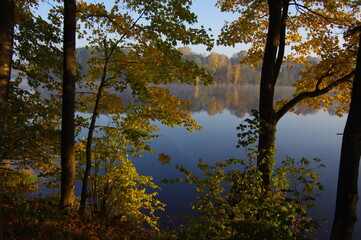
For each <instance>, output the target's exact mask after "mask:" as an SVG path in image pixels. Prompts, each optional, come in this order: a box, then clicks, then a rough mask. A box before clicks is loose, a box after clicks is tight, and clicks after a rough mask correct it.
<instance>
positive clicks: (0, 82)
mask: <svg viewBox="0 0 361 240" xmlns="http://www.w3.org/2000/svg"><path fill="white" fill-rule="evenodd" d="M14 8H15V5H14V0H0V137H1V136H2V135H3V134H4V121H5V119H6V115H7V114H6V112H7V111H6V109H7V107H6V105H7V104H6V103H7V100H8V94H9V84H10V79H11V63H12V56H13V46H14V26H15V14H14ZM1 205H2V193H0V240H2V239H4V223H3V207H2V206H1Z"/></svg>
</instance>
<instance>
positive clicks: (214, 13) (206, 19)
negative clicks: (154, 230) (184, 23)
mask: <svg viewBox="0 0 361 240" xmlns="http://www.w3.org/2000/svg"><path fill="white" fill-rule="evenodd" d="M216 2H217V0H193V4H192V10H193V12H194V13H195V14H196V15H197V16H198V26H201V25H203V26H204V27H205V28H206V29H208V28H211V29H212V34H213V36H214V38H217V37H218V35H219V34H220V32H221V28H222V26H223V25H224V23H225V22H226V21H232V20H234V19H236V18H237V17H238V16H237V15H236V14H233V13H225V12H221V10H220V9H219V8H217V7H215V4H216ZM191 47H192V49H193V51H194V52H196V53H206V48H205V47H203V46H191ZM241 50H247V46H246V45H244V44H238V45H236V46H235V47H234V48H233V47H225V46H215V47H214V49H213V50H212V51H214V52H217V53H221V54H225V55H227V56H228V57H232V55H233V54H234V53H237V52H239V51H241Z"/></svg>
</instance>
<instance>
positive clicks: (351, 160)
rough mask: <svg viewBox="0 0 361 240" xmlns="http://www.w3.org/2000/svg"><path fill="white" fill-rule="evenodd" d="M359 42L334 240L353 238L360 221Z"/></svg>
mask: <svg viewBox="0 0 361 240" xmlns="http://www.w3.org/2000/svg"><path fill="white" fill-rule="evenodd" d="M359 34H360V33H359ZM359 41H360V42H359V47H358V54H357V62H356V73H355V79H354V82H353V89H352V95H351V105H350V110H349V114H348V117H347V122H346V125H345V129H344V134H343V139H342V148H341V159H340V168H339V176H338V185H337V198H336V209H335V216H334V221H333V226H332V232H331V239H332V240H351V239H352V233H353V230H354V226H355V223H356V221H357V211H356V210H357V201H358V186H357V183H358V172H359V164H360V157H361V36H360V40H359Z"/></svg>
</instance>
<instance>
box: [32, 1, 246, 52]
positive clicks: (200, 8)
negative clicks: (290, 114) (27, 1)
mask: <svg viewBox="0 0 361 240" xmlns="http://www.w3.org/2000/svg"><path fill="white" fill-rule="evenodd" d="M92 1H93V2H105V3H107V1H106V0H92ZM49 2H51V1H45V2H44V3H41V5H40V8H39V11H40V12H41V13H43V14H41V15H42V16H43V17H46V15H47V12H48V10H49V8H50V4H49ZM216 2H217V0H193V3H192V8H191V9H192V11H193V12H194V13H195V14H196V15H197V16H198V24H196V25H195V26H193V27H200V26H201V25H203V26H204V27H205V29H208V28H211V29H212V32H210V34H213V38H215V39H217V37H218V35H219V34H220V32H221V28H222V26H223V25H224V23H225V21H232V20H233V19H236V18H237V17H238V16H237V15H236V14H233V13H222V12H221V10H220V9H219V8H217V7H215V4H216ZM79 45H81V44H78V46H79ZM190 47H191V48H192V50H193V52H196V53H199V54H206V55H208V54H209V52H207V51H206V47H205V46H201V45H196V46H195V45H193V46H190ZM241 50H247V46H246V45H244V44H238V45H236V46H235V47H234V48H233V47H225V46H215V47H214V48H213V50H212V51H213V52H217V53H220V54H225V55H227V56H228V57H232V55H233V54H234V53H237V52H239V51H241Z"/></svg>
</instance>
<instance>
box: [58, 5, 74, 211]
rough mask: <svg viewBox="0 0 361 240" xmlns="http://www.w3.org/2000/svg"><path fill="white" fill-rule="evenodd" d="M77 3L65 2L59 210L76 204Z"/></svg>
mask: <svg viewBox="0 0 361 240" xmlns="http://www.w3.org/2000/svg"><path fill="white" fill-rule="evenodd" d="M75 32H76V1H75V0H65V1H64V40H63V41H64V42H63V56H64V57H63V58H64V62H63V64H64V67H63V96H62V99H63V104H62V124H61V197H60V207H62V208H65V207H69V206H72V205H73V203H74V200H75V139H74V137H75V119H74V113H75V78H76V57H75V56H76V49H75Z"/></svg>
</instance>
